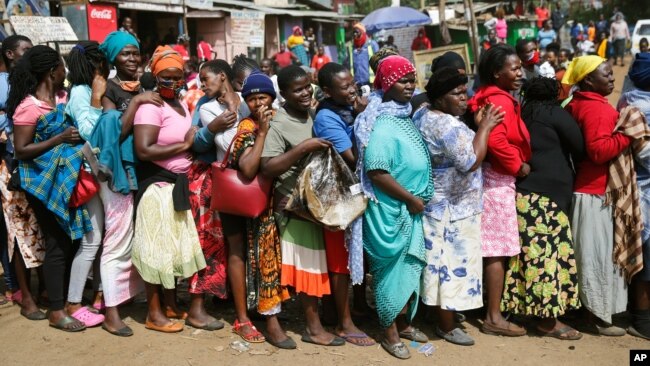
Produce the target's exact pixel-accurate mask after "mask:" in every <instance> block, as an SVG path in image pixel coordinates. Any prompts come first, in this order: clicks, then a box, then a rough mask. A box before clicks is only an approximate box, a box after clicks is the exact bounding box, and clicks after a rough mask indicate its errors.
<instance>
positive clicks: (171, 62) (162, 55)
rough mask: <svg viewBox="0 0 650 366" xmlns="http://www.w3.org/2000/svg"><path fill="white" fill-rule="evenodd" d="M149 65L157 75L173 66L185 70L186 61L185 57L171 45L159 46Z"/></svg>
mask: <svg viewBox="0 0 650 366" xmlns="http://www.w3.org/2000/svg"><path fill="white" fill-rule="evenodd" d="M149 65H150V68H151V72H152V73H153V74H154V76H156V75H158V74H159V73H160V72H161V71H163V70H165V69H169V68H172V67H175V68H177V69H181V70H183V66H184V65H185V63H184V61H183V57H182V56H181V55H180V54H179V53H178V52H176V51H174V50H173V49H172V48H171V47H169V46H158V47H156V50H155V51H154V53H153V56H152V57H151V63H150V64H149Z"/></svg>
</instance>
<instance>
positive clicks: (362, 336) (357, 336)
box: [338, 333, 376, 347]
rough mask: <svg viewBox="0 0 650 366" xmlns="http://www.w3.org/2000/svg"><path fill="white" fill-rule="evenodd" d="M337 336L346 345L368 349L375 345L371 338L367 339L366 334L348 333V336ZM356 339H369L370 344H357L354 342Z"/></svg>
mask: <svg viewBox="0 0 650 366" xmlns="http://www.w3.org/2000/svg"><path fill="white" fill-rule="evenodd" d="M338 336H339V337H341V338H343V339H345V340H346V341H347V342H348V343H352V344H354V345H355V346H360V347H370V346H374V345H375V344H376V343H375V341H374V340H373V339H372V338H370V337H368V335H367V334H366V333H348V334H339V335H338ZM358 339H369V340H370V341H371V342H370V343H368V344H364V343H359V342H356V341H355V340H358Z"/></svg>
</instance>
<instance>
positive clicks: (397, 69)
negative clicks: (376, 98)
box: [374, 55, 415, 93]
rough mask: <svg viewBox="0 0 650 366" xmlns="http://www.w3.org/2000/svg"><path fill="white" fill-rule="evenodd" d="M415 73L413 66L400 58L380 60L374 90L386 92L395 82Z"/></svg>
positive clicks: (389, 57) (392, 57)
mask: <svg viewBox="0 0 650 366" xmlns="http://www.w3.org/2000/svg"><path fill="white" fill-rule="evenodd" d="M412 72H413V73H414V72H415V66H413V64H412V63H411V62H410V61H409V60H407V59H406V58H404V57H402V56H397V55H395V56H388V57H386V58H385V59H383V60H381V61H380V63H379V66H378V67H377V75H376V76H375V83H374V85H375V89H381V90H383V91H384V93H385V92H387V91H388V90H389V89H390V88H391V87H392V86H393V85H395V83H396V82H397V80H399V79H401V78H403V77H404V75H408V74H410V73H412Z"/></svg>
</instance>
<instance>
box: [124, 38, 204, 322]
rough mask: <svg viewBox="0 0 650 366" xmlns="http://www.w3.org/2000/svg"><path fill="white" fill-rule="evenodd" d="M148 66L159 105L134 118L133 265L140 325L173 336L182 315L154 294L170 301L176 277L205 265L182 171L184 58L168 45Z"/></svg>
mask: <svg viewBox="0 0 650 366" xmlns="http://www.w3.org/2000/svg"><path fill="white" fill-rule="evenodd" d="M150 67H151V72H152V73H153V75H154V76H155V77H156V82H157V88H158V91H159V93H160V96H161V97H162V99H163V101H164V103H163V105H161V106H156V105H152V104H145V105H142V106H140V108H138V111H137V112H136V115H135V119H134V128H133V134H134V146H135V152H136V154H137V156H138V159H139V160H140V161H142V162H144V163H143V164H140V166H139V170H138V173H139V175H138V179H139V182H138V185H139V191H138V195H137V196H136V199H135V204H136V225H135V227H136V230H135V236H134V240H133V264H134V265H135V267H136V268H137V269H138V272H139V273H140V275H141V276H142V278H143V279H144V281H145V288H146V291H147V302H148V312H147V319H146V322H145V327H146V328H147V329H151V330H156V331H160V332H165V333H172V332H180V331H182V330H183V323H178V322H173V321H171V320H170V319H169V318H170V317H174V318H178V317H185V316H184V315H183V313H181V312H180V311H178V310H177V309H175V308H174V307H172V309H170V310H171V311H167V312H165V311H163V309H162V307H161V304H160V297H159V290H160V288H161V287H162V288H163V289H164V291H165V298H166V299H173V298H174V287H175V285H176V283H175V278H176V277H181V278H188V277H191V276H192V275H193V274H194V273H196V272H197V271H199V270H201V269H203V268H205V266H206V263H205V259H204V256H203V252H202V251H201V244H200V242H199V238H198V234H197V232H196V227H195V224H194V220H193V218H192V213H191V211H190V208H191V206H190V202H189V187H188V178H187V173H188V172H189V170H190V166H191V165H192V161H191V160H190V156H189V153H190V150H191V148H192V142H193V141H194V129H192V128H191V125H192V121H191V117H190V114H189V111H188V110H187V107H186V106H185V105H184V104H182V103H181V102H180V100H179V96H180V91H181V90H182V88H183V86H184V84H185V82H184V80H183V58H182V57H181V56H180V55H179V54H178V53H177V52H175V51H174V50H173V49H171V47H169V46H159V47H158V48H156V51H155V53H154V55H153V57H152V59H151V65H150ZM172 306H173V305H172Z"/></svg>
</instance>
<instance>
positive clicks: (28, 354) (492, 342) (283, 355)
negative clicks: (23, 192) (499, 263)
mask: <svg viewBox="0 0 650 366" xmlns="http://www.w3.org/2000/svg"><path fill="white" fill-rule="evenodd" d="M627 64H628V65H629V64H630V62H629V60H628V62H627ZM614 72H615V77H616V89H615V91H614V93H613V94H612V95H611V96H610V98H609V100H610V102H611V103H613V104H615V103H616V102H617V101H618V97H619V94H620V90H621V86H622V83H623V77H624V75H625V73H626V72H627V67H625V68H621V67H619V66H615V67H614ZM2 283H3V282H2ZM88 295H90V294H88ZM181 298H185V299H186V297H185V296H181ZM285 309H286V310H287V311H286V312H285V313H286V314H287V316H288V320H287V321H285V322H284V323H283V325H284V326H285V328H286V329H287V330H288V332H289V335H290V336H292V337H293V338H294V340H296V341H297V343H298V349H297V350H292V351H286V350H278V349H276V348H274V347H273V346H271V345H269V344H266V343H264V344H252V345H250V349H249V350H248V351H246V352H241V353H240V352H238V351H235V350H233V349H231V347H230V344H231V342H233V341H237V340H238V339H239V338H238V337H237V336H235V335H234V334H233V333H232V332H231V330H230V328H231V327H230V325H231V324H232V323H233V321H234V312H233V310H232V305H231V304H228V303H221V304H219V305H213V304H211V303H209V305H208V311H209V312H211V313H212V314H213V315H214V316H216V317H217V318H219V319H221V320H223V321H225V322H226V323H227V325H226V328H225V329H223V330H220V331H216V332H206V331H201V330H196V329H193V328H191V327H189V326H187V327H186V328H185V330H184V331H183V332H182V333H179V334H161V333H157V332H153V331H149V330H146V329H145V328H144V317H145V313H146V305H145V304H141V303H140V304H137V303H134V304H130V305H126V306H124V307H123V308H122V310H121V313H122V316H124V317H126V322H127V324H128V325H129V326H130V327H131V328H133V330H134V332H135V335H134V336H133V337H130V338H119V337H115V336H111V335H109V334H108V333H107V332H105V331H104V330H102V329H101V328H93V329H88V330H86V331H84V332H81V333H77V334H71V333H64V332H61V331H58V330H55V329H53V328H50V327H48V326H47V322H46V321H38V322H32V321H28V320H26V319H24V318H23V317H22V316H20V314H19V308H18V306H11V305H7V306H5V307H3V308H0V365H68V366H73V365H125V364H129V365H183V366H196V365H232V364H237V365H260V364H261V365H271V364H291V363H293V362H295V363H296V365H304V364H310V363H312V362H314V364H315V365H345V366H351V365H368V366H369V365H394V364H402V365H431V364H436V365H477V366H478V365H542V364H543V365H574V366H581V365H585V366H593V365H626V364H628V362H629V361H628V360H629V350H630V349H650V341H646V340H642V339H639V338H635V337H632V336H629V335H626V336H624V337H620V338H606V337H598V336H592V335H588V334H585V336H584V337H583V339H581V340H579V341H574V342H570V341H561V340H557V339H552V338H542V337H539V336H537V335H535V332H534V329H535V328H534V323H528V324H527V328H528V329H529V335H528V336H524V337H520V338H504V337H495V336H487V335H484V334H482V333H480V332H479V327H480V322H479V321H478V319H480V312H477V313H472V314H468V322H466V323H464V326H465V328H466V330H467V332H468V333H469V334H470V335H471V336H472V337H474V339H475V340H476V345H475V346H473V347H461V346H455V345H452V344H450V343H446V342H445V341H442V340H440V339H438V338H436V337H435V335H434V334H433V326H434V325H433V323H432V322H431V321H427V320H425V316H420V317H418V318H417V319H416V322H415V325H416V326H417V327H419V328H420V329H422V330H423V331H424V332H425V333H426V334H427V335H428V336H429V338H430V339H432V340H431V341H430V343H431V344H433V345H434V347H435V352H434V353H433V354H432V355H431V356H430V357H426V356H424V355H423V354H418V353H417V347H418V346H419V345H411V347H412V348H411V354H412V358H411V359H410V360H407V361H399V360H397V359H395V358H393V357H391V356H389V355H388V354H387V353H386V352H384V351H383V350H382V349H381V348H380V347H379V346H378V345H377V346H374V347H367V348H364V347H356V346H353V345H350V344H347V345H345V346H342V347H320V346H314V345H311V344H306V343H302V342H300V334H301V333H302V329H303V327H304V324H303V323H302V317H301V315H300V311H299V309H300V306H299V304H298V302H297V301H295V300H292V301H289V302H288V303H287V304H286V305H285ZM617 321H620V322H622V323H623V324H624V323H625V317H622V318H620V319H618V320H617ZM257 326H258V329H261V330H262V329H264V324H263V323H260V324H257ZM359 326H360V328H361V329H363V330H364V331H366V332H368V334H369V335H371V336H373V337H376V339H380V338H379V336H380V334H381V331H380V329H379V328H378V327H377V325H376V324H372V323H368V324H359ZM75 342H78V343H75Z"/></svg>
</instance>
